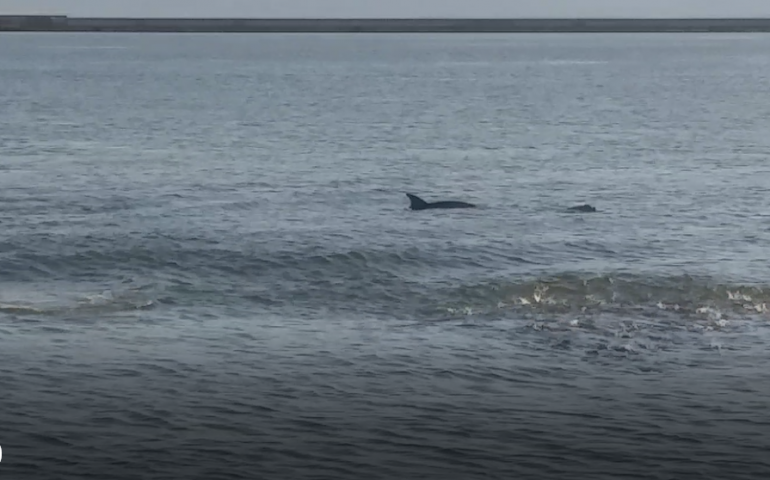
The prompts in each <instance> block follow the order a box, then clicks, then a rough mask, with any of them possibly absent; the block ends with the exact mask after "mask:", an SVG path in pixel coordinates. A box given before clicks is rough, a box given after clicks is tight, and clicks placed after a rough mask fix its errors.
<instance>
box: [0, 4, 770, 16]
mask: <svg viewBox="0 0 770 480" xmlns="http://www.w3.org/2000/svg"><path fill="white" fill-rule="evenodd" d="M25 13H26V14H33V13H40V14H59V15H69V16H79V17H84V16H90V17H120V16H123V17H321V18H323V17H475V18H479V17H488V18H489V17H491V18H494V17H770V0H0V14H25Z"/></svg>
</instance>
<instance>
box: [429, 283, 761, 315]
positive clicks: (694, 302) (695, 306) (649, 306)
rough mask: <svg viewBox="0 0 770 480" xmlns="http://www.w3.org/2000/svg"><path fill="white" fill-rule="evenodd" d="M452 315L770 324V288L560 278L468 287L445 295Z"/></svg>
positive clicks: (446, 307)
mask: <svg viewBox="0 0 770 480" xmlns="http://www.w3.org/2000/svg"><path fill="white" fill-rule="evenodd" d="M444 295H445V296H446V297H447V298H451V299H452V300H451V301H449V302H447V303H448V304H446V305H444V306H443V307H442V308H443V309H444V311H446V312H447V313H449V314H450V315H473V314H477V315H478V314H489V313H491V312H497V313H498V314H499V312H501V311H506V310H508V311H516V312H519V313H522V312H530V313H539V314H550V315H559V314H575V313H579V314H599V313H606V312H612V313H616V314H630V313H634V314H637V315H642V316H650V315H663V314H664V312H665V313H666V314H673V315H678V316H682V317H685V316H689V317H692V316H695V317H698V316H700V317H703V318H707V319H712V320H715V321H719V320H724V319H726V318H728V317H729V316H731V315H733V316H751V315H754V316H756V315H762V316H766V317H767V319H770V285H750V284H734V283H725V282H720V281H718V280H715V279H712V278H707V277H698V276H691V275H676V276H660V275H643V274H602V275H590V274H586V273H574V272H567V273H560V274H555V275H548V276H544V277H541V278H535V279H526V280H522V281H506V280H502V281H495V282H487V283H484V284H477V285H464V286H461V287H459V288H456V289H452V290H450V291H447V292H445V293H444Z"/></svg>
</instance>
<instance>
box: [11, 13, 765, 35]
mask: <svg viewBox="0 0 770 480" xmlns="http://www.w3.org/2000/svg"><path fill="white" fill-rule="evenodd" d="M0 31H38V32H45V31H65V32H253V33H270V32H273V33H280V32H283V33H314V32H317V33H322V32H327V33H353V32H361V33H537V32H541V33H559V32H563V33H571V32H575V33H577V32H593V33H600V32H605V33H623V32H627V33H632V32H651V33H652V32H770V18H732V19H726V18H684V19H676V18H668V19H665V18H659V19H654V18H653V19H649V18H648V19H631V18H623V19H621V18H593V19H592V18H575V19H558V18H535V19H526V18H520V19H514V18H511V19H505V18H498V19H459V18H458V19H440V18H429V19H408V18H402V19H401V18H393V19H387V18H386V19H375V18H367V19H354V18H351V19H302V18H282V19H280V18H276V19H269V18H265V19H251V18H107V17H105V18H83V17H81V18H79V17H67V16H44V15H17V16H9V15H5V16H0Z"/></svg>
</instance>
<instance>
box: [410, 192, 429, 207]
mask: <svg viewBox="0 0 770 480" xmlns="http://www.w3.org/2000/svg"><path fill="white" fill-rule="evenodd" d="M406 196H407V197H409V208H411V209H412V210H421V209H423V208H425V207H426V206H428V202H426V201H425V200H423V199H422V198H420V197H418V196H417V195H412V194H411V193H407V194H406Z"/></svg>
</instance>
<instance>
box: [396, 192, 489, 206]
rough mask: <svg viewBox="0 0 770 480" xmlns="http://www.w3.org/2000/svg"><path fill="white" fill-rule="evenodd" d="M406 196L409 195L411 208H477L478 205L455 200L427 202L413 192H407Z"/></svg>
mask: <svg viewBox="0 0 770 480" xmlns="http://www.w3.org/2000/svg"><path fill="white" fill-rule="evenodd" d="M406 196H407V197H409V208H411V209H412V210H427V209H429V208H476V205H473V204H471V203H465V202H454V201H444V202H426V201H425V200H423V199H422V198H420V197H418V196H417V195H412V194H411V193H407V194H406Z"/></svg>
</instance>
